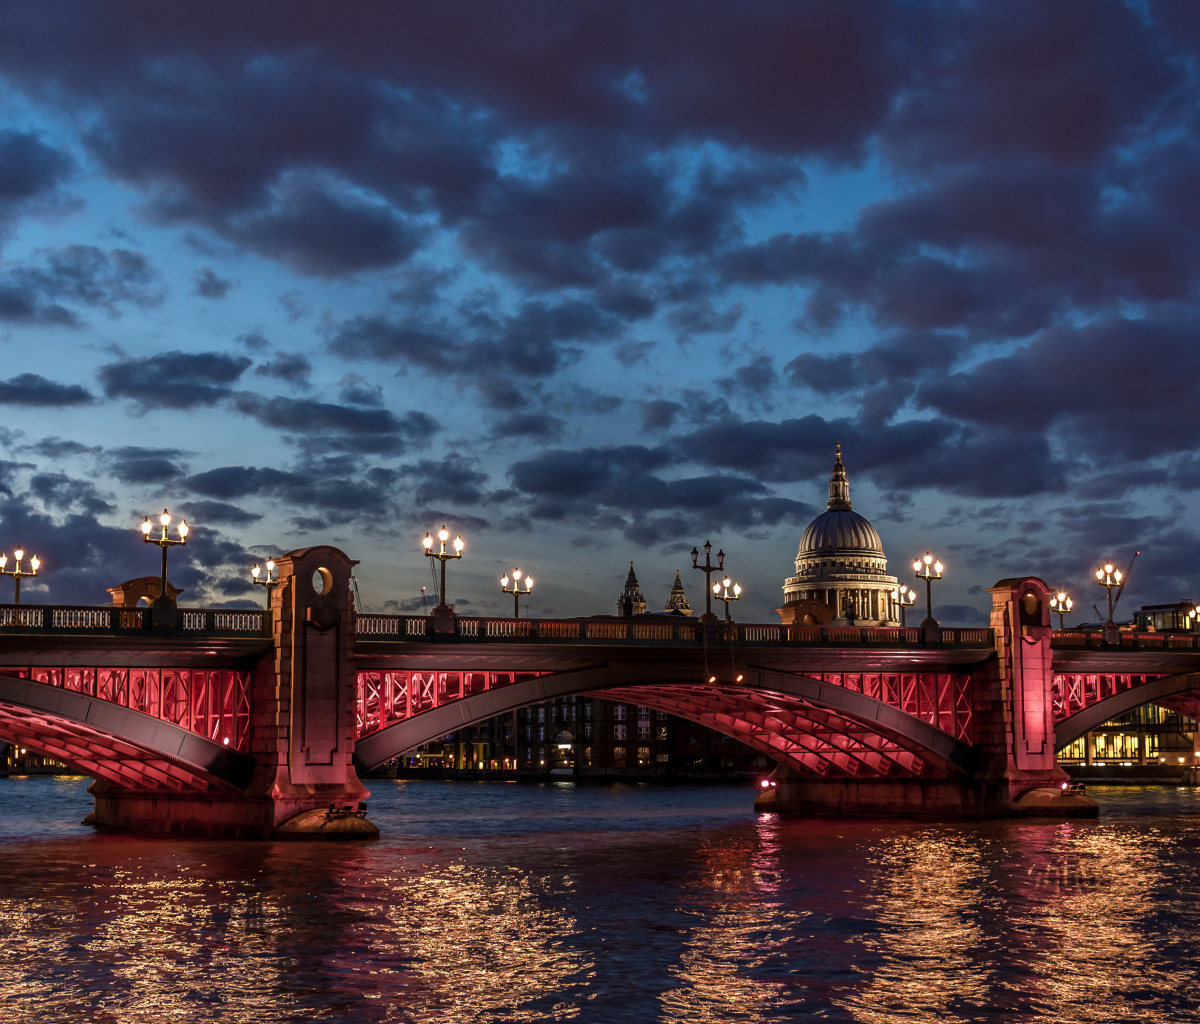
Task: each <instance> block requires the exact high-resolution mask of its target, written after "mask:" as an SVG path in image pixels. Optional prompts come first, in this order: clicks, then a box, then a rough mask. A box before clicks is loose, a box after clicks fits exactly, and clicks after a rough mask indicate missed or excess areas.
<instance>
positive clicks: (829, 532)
mask: <svg viewBox="0 0 1200 1024" xmlns="http://www.w3.org/2000/svg"><path fill="white" fill-rule="evenodd" d="M793 536H794V534H793ZM843 552H845V553H847V554H849V553H853V554H859V553H863V554H871V555H878V556H880V557H882V556H883V541H882V540H880V539H879V533H878V532H877V531H876V529H875V527H873V526H872V525H871V524H870V522H869V521H868V520H866V519H864V518H863V517H862V516H860V515H859V514H858V513H857V512H855V511H854V510H853V509H848V508H831V509H829V510H828V511H827V512H822V513H821V514H820V515H819V516H817V518H816V519H814V520H813V521H812V522H811V523H809V524H808V529H807V530H805V531H804V536H803V537H801V538H800V550H799V552H798V553H797V554H798V555H800V556H804V555H825V554H835V553H838V554H840V553H843Z"/></svg>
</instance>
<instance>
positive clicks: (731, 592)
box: [712, 576, 742, 622]
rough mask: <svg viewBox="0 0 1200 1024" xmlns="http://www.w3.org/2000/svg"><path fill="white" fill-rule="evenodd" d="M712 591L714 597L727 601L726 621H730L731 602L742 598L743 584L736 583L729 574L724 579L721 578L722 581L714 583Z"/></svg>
mask: <svg viewBox="0 0 1200 1024" xmlns="http://www.w3.org/2000/svg"><path fill="white" fill-rule="evenodd" d="M731 588H732V589H731ZM712 592H713V597H715V598H716V599H717V600H718V601H724V602H725V621H726V622H729V621H730V618H729V602H730V601H738V600H740V599H741V596H742V587H741V584H739V583H734V582H733V581H732V580H731V579H730V578H729V577H728V576H726V577H725V578H724V579H723V580H721V582H720V583H714V584H713V585H712Z"/></svg>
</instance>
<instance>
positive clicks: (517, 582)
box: [500, 568, 533, 619]
mask: <svg viewBox="0 0 1200 1024" xmlns="http://www.w3.org/2000/svg"><path fill="white" fill-rule="evenodd" d="M509 582H510V581H509V576H508V573H505V574H504V575H503V576H501V577H500V592H501V593H503V594H512V598H513V618H514V619H518V618H520V617H521V598H523V597H528V596H529V595H530V594H531V593H532V592H533V577H532V576H528V575H527V576H526V577H525V578H524V581H523V582H524V583H525V589H524V590H522V589H521V583H522V579H521V570H520V569H515V568H514V569H513V571H512V580H511V582H512V589H511V590H510V589H509V587H508V584H509Z"/></svg>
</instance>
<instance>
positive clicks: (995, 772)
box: [774, 576, 1098, 817]
mask: <svg viewBox="0 0 1200 1024" xmlns="http://www.w3.org/2000/svg"><path fill="white" fill-rule="evenodd" d="M989 591H990V593H991V595H992V612H991V622H990V625H991V627H992V629H993V633H994V636H995V646H996V657H995V658H989V659H987V660H985V661H982V662H980V663H978V664H976V665H975V666H974V667H973V668H972V669H971V676H972V678H971V704H972V715H973V720H974V743H973V749H972V753H973V756H974V763H973V765H971V766H970V768H971V770H968V771H960V772H957V773H952V772H947V773H945V774H944V776H943V777H940V778H939V777H928V776H920V777H913V778H904V777H892V778H864V779H838V778H829V777H825V778H815V777H803V776H800V775H799V774H798V773H795V772H792V771H785V770H781V771H778V772H776V773H775V778H776V782H777V787H776V792H775V797H774V806H775V808H776V809H778V810H781V811H792V812H799V813H810V814H854V815H864V816H870V815H880V816H897V815H898V816H906V815H911V816H917V817H925V816H928V817H946V816H963V817H1004V816H1007V815H1011V814H1053V815H1069V816H1082V817H1093V816H1095V814H1096V813H1097V811H1098V808H1097V805H1096V804H1095V802H1094V801H1092V800H1089V799H1088V798H1087V797H1084V796H1081V795H1077V794H1070V793H1066V792H1064V791H1063V788H1062V786H1063V783H1064V782H1066V781H1067V779H1068V776H1067V774H1066V772H1064V771H1063V770H1062V769H1061V768H1060V767H1059V766H1058V762H1057V759H1056V757H1055V733H1054V700H1053V685H1054V671H1053V668H1052V664H1051V649H1050V639H1051V634H1052V627H1051V623H1050V607H1049V599H1050V593H1051V592H1050V588H1049V587H1047V586H1046V584H1045V583H1044V582H1043V581H1042V580H1040V579H1038V578H1037V577H1033V576H1027V577H1016V578H1012V579H1004V580H1001V581H1000V582H998V583H997V584H996V585H995V586H994V587H991V588H989Z"/></svg>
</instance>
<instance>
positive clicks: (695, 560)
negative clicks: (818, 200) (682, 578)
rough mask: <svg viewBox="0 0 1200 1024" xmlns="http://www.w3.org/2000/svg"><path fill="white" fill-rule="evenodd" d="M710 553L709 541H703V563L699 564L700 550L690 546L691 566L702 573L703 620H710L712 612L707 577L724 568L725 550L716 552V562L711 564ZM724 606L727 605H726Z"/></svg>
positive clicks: (710, 545)
mask: <svg viewBox="0 0 1200 1024" xmlns="http://www.w3.org/2000/svg"><path fill="white" fill-rule="evenodd" d="M711 554H712V544H711V543H710V542H709V541H705V542H704V564H703V565H701V564H700V552H699V551H697V550H696V549H695V548H692V568H693V569H699V570H700V571H701V572H702V573H704V620H705V621H706V622H711V621H712V617H713V613H712V591H711V590H710V589H709V585H710V584H709V577H710V576H711V575H712V574H713V573H714V572H724V570H725V552H724V551H718V552H717V564H716V565H713V564H712V561H711V560H710V558H709V556H710V555H711ZM725 607H726V608H728V607H729V606H728V605H726V606H725Z"/></svg>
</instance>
